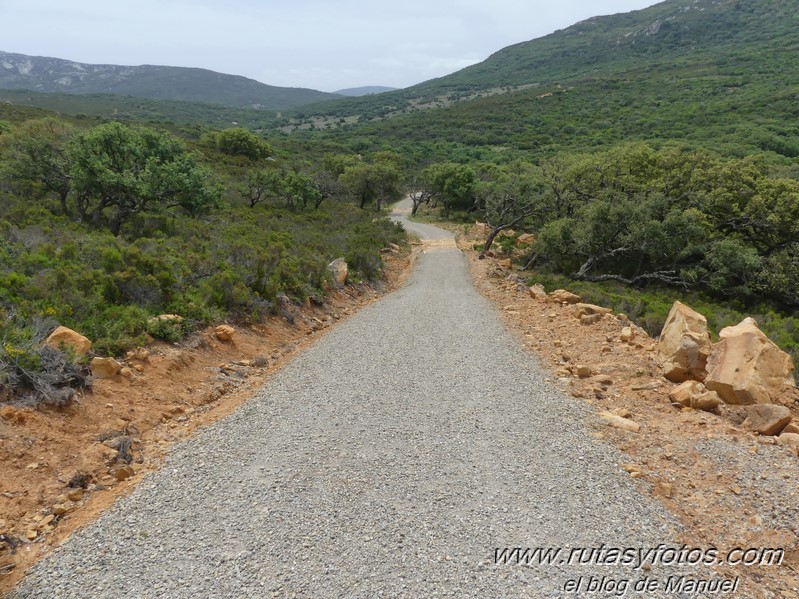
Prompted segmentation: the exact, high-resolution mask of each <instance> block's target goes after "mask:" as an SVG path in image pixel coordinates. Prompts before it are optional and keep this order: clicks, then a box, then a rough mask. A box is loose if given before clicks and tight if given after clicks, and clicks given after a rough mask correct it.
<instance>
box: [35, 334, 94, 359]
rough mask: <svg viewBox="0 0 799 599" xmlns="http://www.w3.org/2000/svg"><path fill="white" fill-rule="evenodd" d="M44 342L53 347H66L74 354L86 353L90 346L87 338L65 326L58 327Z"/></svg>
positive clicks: (90, 343)
mask: <svg viewBox="0 0 799 599" xmlns="http://www.w3.org/2000/svg"><path fill="white" fill-rule="evenodd" d="M44 344H45V345H47V346H49V347H54V348H55V349H61V348H62V347H66V348H68V349H71V350H72V351H74V352H75V353H76V354H86V353H88V352H89V350H90V349H91V348H92V342H91V341H89V339H87V338H86V337H84V336H83V335H81V334H80V333H78V332H76V331H73V330H72V329H68V328H67V327H58V328H57V329H56V330H55V331H53V332H52V333H50V336H49V337H47V339H45V341H44Z"/></svg>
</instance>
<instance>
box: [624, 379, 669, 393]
mask: <svg viewBox="0 0 799 599" xmlns="http://www.w3.org/2000/svg"><path fill="white" fill-rule="evenodd" d="M662 386H663V383H661V382H660V381H649V382H648V383H640V384H638V385H633V386H632V387H630V388H631V389H632V390H633V391H654V390H655V389H660V388H661V387H662Z"/></svg>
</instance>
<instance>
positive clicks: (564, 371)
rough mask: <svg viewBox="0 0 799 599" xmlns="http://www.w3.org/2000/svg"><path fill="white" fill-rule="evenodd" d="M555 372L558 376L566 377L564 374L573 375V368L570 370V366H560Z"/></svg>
mask: <svg viewBox="0 0 799 599" xmlns="http://www.w3.org/2000/svg"><path fill="white" fill-rule="evenodd" d="M555 374H556V375H557V376H560V377H564V376H571V374H572V373H571V370H569V369H568V368H558V369H557V370H556V371H555Z"/></svg>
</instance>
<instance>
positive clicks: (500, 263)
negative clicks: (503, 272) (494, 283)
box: [497, 258, 513, 270]
mask: <svg viewBox="0 0 799 599" xmlns="http://www.w3.org/2000/svg"><path fill="white" fill-rule="evenodd" d="M497 266H499V267H501V268H505V269H507V270H510V269H511V268H513V260H511V259H510V258H505V259H504V260H497Z"/></svg>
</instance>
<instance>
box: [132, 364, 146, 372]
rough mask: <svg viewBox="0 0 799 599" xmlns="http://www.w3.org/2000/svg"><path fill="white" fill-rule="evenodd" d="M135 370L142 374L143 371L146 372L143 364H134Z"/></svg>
mask: <svg viewBox="0 0 799 599" xmlns="http://www.w3.org/2000/svg"><path fill="white" fill-rule="evenodd" d="M133 370H135V371H136V372H138V373H139V374H141V373H142V372H144V366H142V365H141V364H134V365H133Z"/></svg>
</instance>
